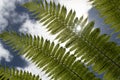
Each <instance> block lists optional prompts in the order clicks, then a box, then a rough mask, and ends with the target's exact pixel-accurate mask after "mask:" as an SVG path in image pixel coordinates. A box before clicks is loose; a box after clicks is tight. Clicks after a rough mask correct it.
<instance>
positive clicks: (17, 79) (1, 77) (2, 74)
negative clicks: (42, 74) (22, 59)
mask: <svg viewBox="0 0 120 80" xmlns="http://www.w3.org/2000/svg"><path fill="white" fill-rule="evenodd" d="M0 80H41V79H40V78H39V76H35V75H32V74H31V73H29V72H26V71H22V70H20V71H19V70H16V69H9V68H7V67H5V68H3V67H2V66H0Z"/></svg>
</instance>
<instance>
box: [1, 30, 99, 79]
mask: <svg viewBox="0 0 120 80" xmlns="http://www.w3.org/2000/svg"><path fill="white" fill-rule="evenodd" d="M0 38H2V40H3V41H5V42H6V43H7V44H9V45H10V46H11V47H13V49H14V50H19V53H20V54H22V55H25V57H27V58H29V59H31V60H32V61H33V62H34V63H35V64H36V65H37V66H38V67H39V68H42V69H43V71H45V73H46V74H48V76H50V77H51V79H52V78H53V79H55V80H91V79H92V80H99V79H98V78H96V77H95V76H94V75H93V73H91V72H90V71H89V70H88V69H87V68H86V67H85V66H84V64H82V63H81V61H80V60H76V57H74V55H70V52H67V53H66V54H65V49H64V48H62V47H60V46H59V44H58V45H55V44H54V43H53V42H52V43H50V41H48V40H44V39H43V38H42V37H41V38H40V37H38V36H37V37H36V36H34V37H32V36H31V35H27V34H26V35H23V34H21V35H19V34H16V33H15V32H4V33H2V34H0Z"/></svg>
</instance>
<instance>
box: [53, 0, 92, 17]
mask: <svg viewBox="0 0 120 80" xmlns="http://www.w3.org/2000/svg"><path fill="white" fill-rule="evenodd" d="M53 1H56V3H58V2H59V3H60V4H62V5H65V6H66V7H67V9H68V10H70V9H73V10H75V11H76V16H78V17H80V16H83V15H84V17H87V16H88V11H89V10H90V9H91V8H92V5H91V4H90V3H89V2H88V1H89V0H58V1H57V0H53Z"/></svg>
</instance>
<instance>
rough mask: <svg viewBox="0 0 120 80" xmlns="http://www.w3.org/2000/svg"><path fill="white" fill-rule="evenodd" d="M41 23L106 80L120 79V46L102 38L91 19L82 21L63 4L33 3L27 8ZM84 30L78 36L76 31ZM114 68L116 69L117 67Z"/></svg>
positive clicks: (25, 5)
mask: <svg viewBox="0 0 120 80" xmlns="http://www.w3.org/2000/svg"><path fill="white" fill-rule="evenodd" d="M23 6H24V7H25V8H27V9H28V10H29V11H30V12H32V14H33V15H34V16H35V17H36V18H37V19H38V20H39V21H40V22H41V23H43V25H46V26H47V27H46V28H47V29H48V31H50V32H51V33H52V34H57V33H58V36H57V38H56V39H58V40H59V42H60V43H63V42H66V41H67V43H66V47H67V48H70V50H71V51H72V50H75V51H76V52H75V54H74V55H75V56H76V57H82V58H81V60H84V63H87V65H88V66H89V65H92V68H93V70H94V71H96V72H97V73H99V74H101V73H104V79H106V80H110V79H111V80H119V79H120V46H118V45H117V44H116V43H114V42H110V41H109V38H110V36H108V35H106V34H100V30H99V29H98V28H96V29H94V28H93V26H94V22H90V23H87V19H85V20H84V19H83V17H81V18H78V17H76V15H75V11H72V10H70V11H69V12H68V14H67V9H66V8H65V7H64V6H61V5H60V4H58V5H56V4H55V3H54V2H50V3H49V4H48V2H47V1H46V0H45V1H39V0H38V2H36V1H31V2H28V3H25V4H24V5H23ZM77 26H81V30H80V31H78V32H75V30H74V29H75V28H76V27H77ZM113 66H114V67H113Z"/></svg>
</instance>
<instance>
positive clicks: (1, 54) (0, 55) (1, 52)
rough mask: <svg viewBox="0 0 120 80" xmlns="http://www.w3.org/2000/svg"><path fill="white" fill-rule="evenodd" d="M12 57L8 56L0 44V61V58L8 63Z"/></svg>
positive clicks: (7, 52)
mask: <svg viewBox="0 0 120 80" xmlns="http://www.w3.org/2000/svg"><path fill="white" fill-rule="evenodd" d="M12 57H13V56H11V55H9V51H8V50H6V49H4V48H3V46H2V44H1V43H0V61H1V59H2V58H5V61H8V62H9V61H10V60H11V59H12Z"/></svg>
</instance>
